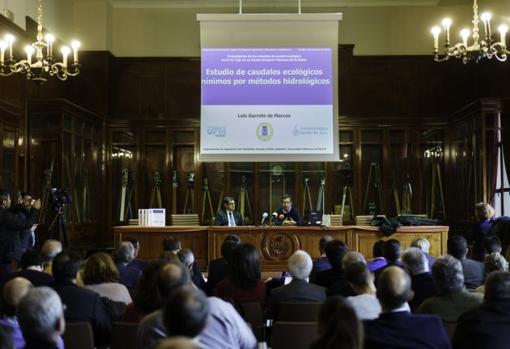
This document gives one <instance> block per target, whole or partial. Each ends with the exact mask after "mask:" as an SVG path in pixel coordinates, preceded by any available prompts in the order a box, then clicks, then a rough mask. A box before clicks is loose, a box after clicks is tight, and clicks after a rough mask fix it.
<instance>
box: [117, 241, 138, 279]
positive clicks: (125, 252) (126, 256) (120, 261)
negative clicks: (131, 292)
mask: <svg viewBox="0 0 510 349" xmlns="http://www.w3.org/2000/svg"><path fill="white" fill-rule="evenodd" d="M134 258H135V247H134V246H133V244H132V243H130V242H129V241H122V242H121V243H120V245H119V247H117V249H116V250H115V252H114V253H113V260H114V262H115V265H116V266H117V269H118V270H119V282H120V283H121V284H123V285H124V286H126V287H127V288H128V289H134V288H135V286H136V284H137V283H138V280H139V279H140V277H141V276H142V272H141V271H140V270H139V269H137V268H134V267H130V266H129V263H130V262H131V261H132V260H133V259H134Z"/></svg>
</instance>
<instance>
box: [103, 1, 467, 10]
mask: <svg viewBox="0 0 510 349" xmlns="http://www.w3.org/2000/svg"><path fill="white" fill-rule="evenodd" d="M107 1H108V2H109V3H110V4H111V5H112V6H113V7H115V8H198V7H205V8H207V7H209V8H211V7H228V8H232V7H237V6H238V4H239V0H107ZM444 1H445V0H302V1H301V6H302V8H303V9H306V8H317V7H326V8H330V7H368V6H437V5H438V4H439V3H440V2H444ZM446 1H451V0H446ZM470 1H471V0H455V2H457V3H463V2H470ZM297 2H298V1H297V0H243V7H246V8H257V7H260V8H267V7H271V8H277V7H282V8H287V7H295V6H297Z"/></svg>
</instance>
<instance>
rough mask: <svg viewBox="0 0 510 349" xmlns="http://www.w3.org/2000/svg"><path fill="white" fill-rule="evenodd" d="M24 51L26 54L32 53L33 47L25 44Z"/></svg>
mask: <svg viewBox="0 0 510 349" xmlns="http://www.w3.org/2000/svg"><path fill="white" fill-rule="evenodd" d="M25 52H26V53H27V54H30V55H32V54H33V53H34V48H33V47H32V46H30V45H27V46H25Z"/></svg>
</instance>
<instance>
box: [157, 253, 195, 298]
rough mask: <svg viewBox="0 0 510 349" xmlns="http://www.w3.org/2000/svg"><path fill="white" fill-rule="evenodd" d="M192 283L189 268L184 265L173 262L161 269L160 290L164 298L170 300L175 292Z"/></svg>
mask: <svg viewBox="0 0 510 349" xmlns="http://www.w3.org/2000/svg"><path fill="white" fill-rule="evenodd" d="M190 282H191V277H190V273H189V270H188V268H186V267H185V266H184V265H183V264H182V263H179V262H171V263H168V264H167V265H165V266H164V267H163V269H161V272H160V274H159V280H158V283H159V289H160V292H161V295H162V296H163V298H165V299H166V298H168V297H169V296H170V294H171V293H172V291H173V290H175V289H176V288H178V287H181V286H184V285H187V284H189V283H190Z"/></svg>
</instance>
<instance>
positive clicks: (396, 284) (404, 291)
mask: <svg viewBox="0 0 510 349" xmlns="http://www.w3.org/2000/svg"><path fill="white" fill-rule="evenodd" d="M410 292H411V279H410V278H409V275H408V274H407V273H406V272H405V271H404V269H402V268H399V267H394V266H392V267H388V268H386V269H385V270H384V271H383V272H382V273H381V275H380V276H379V281H378V284H377V298H378V299H379V302H380V303H381V306H382V308H383V310H384V311H391V310H394V309H397V308H399V307H401V306H403V305H404V304H405V303H406V302H407V299H408V298H409V293H410Z"/></svg>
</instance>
